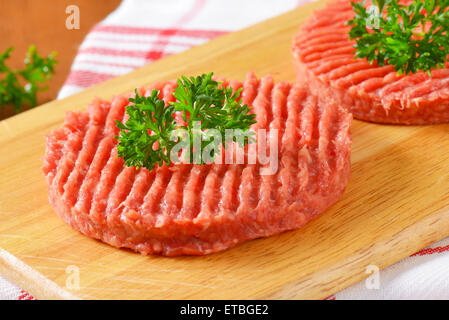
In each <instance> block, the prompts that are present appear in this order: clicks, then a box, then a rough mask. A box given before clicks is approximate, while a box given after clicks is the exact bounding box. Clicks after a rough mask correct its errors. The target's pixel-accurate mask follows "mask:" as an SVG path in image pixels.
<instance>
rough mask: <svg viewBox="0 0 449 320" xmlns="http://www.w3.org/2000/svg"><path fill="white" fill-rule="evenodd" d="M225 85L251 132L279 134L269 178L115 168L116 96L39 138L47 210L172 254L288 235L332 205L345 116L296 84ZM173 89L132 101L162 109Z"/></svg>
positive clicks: (227, 168)
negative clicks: (245, 112) (155, 100)
mask: <svg viewBox="0 0 449 320" xmlns="http://www.w3.org/2000/svg"><path fill="white" fill-rule="evenodd" d="M225 84H227V82H225ZM230 85H231V86H232V88H234V89H238V88H240V87H242V86H243V92H242V99H243V102H244V103H247V104H249V105H251V106H253V107H254V109H253V110H254V111H255V113H256V115H257V123H256V124H255V125H254V127H253V129H258V128H267V129H278V130H279V135H278V141H279V167H278V170H277V172H276V173H275V174H274V175H260V171H259V169H260V167H261V164H260V163H256V164H253V165H247V164H233V165H225V164H223V165H218V164H212V165H188V164H176V165H172V166H171V167H167V166H163V167H157V168H156V169H154V170H152V171H148V170H147V169H144V168H141V169H139V170H136V169H135V168H128V167H124V166H123V160H122V159H121V158H118V157H117V148H116V143H117V141H116V140H115V139H114V136H115V135H117V133H118V129H117V128H116V125H115V123H114V120H116V119H119V120H122V119H123V117H124V112H125V106H126V105H127V104H128V99H127V97H125V96H119V97H116V98H115V99H113V100H112V102H107V101H102V100H95V101H94V102H93V103H92V104H90V105H89V106H88V109H87V112H80V113H77V112H69V113H67V116H66V120H65V122H64V125H63V126H62V127H61V128H60V129H57V130H54V131H52V132H51V134H50V135H49V136H48V137H47V148H46V153H45V163H44V166H43V172H44V175H45V178H46V180H47V183H48V189H49V198H50V202H51V204H52V206H53V208H54V210H55V211H56V212H57V214H58V215H59V216H60V217H61V218H62V219H63V220H64V221H65V222H67V223H68V224H70V225H71V226H72V228H74V229H76V230H79V231H81V232H82V233H84V234H85V235H87V236H89V237H92V238H96V239H100V240H102V241H104V242H106V243H109V244H110V245H113V246H115V247H125V248H130V249H133V250H135V251H138V252H140V253H142V254H162V255H167V256H175V255H182V254H188V255H202V254H208V253H212V252H217V251H220V250H224V249H227V248H229V247H232V246H234V245H236V244H237V243H239V242H242V241H245V240H249V239H254V238H258V237H265V236H270V235H274V234H277V233H280V232H283V231H286V230H291V229H297V228H299V227H301V226H302V225H304V224H305V223H306V222H308V221H309V220H311V219H312V218H314V217H316V216H317V215H318V214H319V213H321V212H323V210H325V209H326V208H328V207H329V206H330V205H331V204H333V203H334V202H335V201H337V199H338V198H339V197H340V196H341V194H342V193H343V191H344V189H345V186H346V183H347V180H348V176H349V171H350V145H351V138H350V132H349V127H350V123H351V119H352V116H351V115H350V114H349V113H347V112H346V111H345V110H343V109H342V108H339V107H337V106H335V105H330V104H327V103H321V102H319V101H317V98H316V97H314V96H311V95H309V94H308V92H307V90H306V89H305V88H304V87H303V86H302V85H300V84H295V85H292V84H290V83H287V82H279V83H276V84H275V83H274V82H273V79H272V78H271V77H265V78H262V79H261V80H258V79H257V78H256V77H255V76H254V75H253V74H249V75H248V77H247V79H246V81H245V82H244V83H241V82H238V81H231V82H230ZM175 86H176V84H175V83H173V82H164V83H158V84H156V85H153V86H152V87H150V88H149V89H147V90H144V89H141V94H143V93H144V92H145V91H147V92H150V90H151V89H153V88H156V89H158V90H160V92H161V96H162V97H163V98H164V100H165V101H170V100H172V99H173V96H172V92H173V90H174V88H175ZM267 136H268V135H267Z"/></svg>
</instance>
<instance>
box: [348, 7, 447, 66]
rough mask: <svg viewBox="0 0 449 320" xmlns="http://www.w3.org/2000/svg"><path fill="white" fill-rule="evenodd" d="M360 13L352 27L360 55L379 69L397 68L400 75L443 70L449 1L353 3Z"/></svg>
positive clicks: (356, 11) (351, 33) (357, 54)
mask: <svg viewBox="0 0 449 320" xmlns="http://www.w3.org/2000/svg"><path fill="white" fill-rule="evenodd" d="M351 4H352V7H353V9H354V11H355V13H356V16H355V17H354V19H352V20H350V21H349V22H348V24H349V25H350V26H352V28H351V31H350V32H349V36H350V38H351V39H356V41H357V44H356V45H355V48H356V49H357V51H356V56H357V57H359V58H367V59H368V61H369V62H370V63H372V62H373V61H377V64H378V65H379V66H383V65H385V64H390V65H393V66H394V68H395V70H396V71H398V73H400V74H409V73H416V72H418V71H424V72H428V73H429V74H430V71H431V70H432V69H439V68H443V67H444V64H445V62H447V61H448V55H449V34H448V32H449V12H448V7H449V0H414V1H413V2H412V3H411V4H410V5H408V6H405V5H401V4H399V3H398V1H397V0H373V6H371V7H369V8H366V7H365V1H363V2H357V3H356V2H352V3H351Z"/></svg>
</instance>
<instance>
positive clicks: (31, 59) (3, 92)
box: [0, 46, 57, 112]
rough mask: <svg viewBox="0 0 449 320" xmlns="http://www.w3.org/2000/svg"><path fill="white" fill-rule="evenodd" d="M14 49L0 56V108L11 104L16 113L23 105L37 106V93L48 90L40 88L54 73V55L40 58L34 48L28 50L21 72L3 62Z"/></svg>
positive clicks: (43, 87)
mask: <svg viewBox="0 0 449 320" xmlns="http://www.w3.org/2000/svg"><path fill="white" fill-rule="evenodd" d="M13 49H14V48H12V47H11V48H9V49H7V50H6V51H5V52H4V53H3V54H0V79H1V80H0V107H4V106H6V105H9V104H11V105H12V106H13V107H14V110H15V111H16V112H19V111H20V110H21V108H22V106H24V105H28V106H30V107H34V106H36V105H37V92H38V91H43V90H46V89H48V87H45V86H42V84H44V83H45V82H46V81H47V80H48V79H50V78H51V75H52V74H54V73H55V70H54V66H55V64H56V63H57V61H56V60H55V59H54V57H55V56H56V53H55V52H53V53H51V54H50V55H49V56H48V57H47V58H42V57H41V56H39V54H38V53H37V50H36V47H35V46H30V47H29V48H28V52H27V56H26V59H25V68H24V69H22V70H12V69H10V68H9V67H8V66H7V65H6V63H5V61H6V59H8V58H9V57H10V54H11V52H12V51H13Z"/></svg>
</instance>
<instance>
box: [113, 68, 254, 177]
mask: <svg viewBox="0 0 449 320" xmlns="http://www.w3.org/2000/svg"><path fill="white" fill-rule="evenodd" d="M212 75H213V73H210V74H207V75H206V74H203V75H201V76H198V77H190V78H187V77H185V76H182V77H181V78H180V79H178V81H177V83H178V87H177V88H176V89H175V92H174V94H173V96H174V98H175V99H176V101H174V102H171V103H169V104H168V105H166V104H165V103H164V101H162V100H160V99H159V98H158V94H159V92H158V91H157V90H153V92H152V94H151V96H149V97H143V96H140V95H139V94H138V92H137V90H136V91H135V92H136V96H135V98H131V99H129V101H130V102H133V104H131V105H129V106H127V107H126V113H127V114H128V115H129V119H128V120H127V121H126V123H125V124H124V123H122V122H120V121H116V122H117V127H118V128H119V129H120V135H119V136H116V137H115V138H116V139H117V140H118V141H119V143H118V145H117V150H118V156H119V157H122V158H123V159H124V160H125V165H126V166H135V167H137V168H139V167H145V168H147V169H149V170H151V169H153V168H154V167H155V166H156V164H158V165H159V166H161V165H163V164H164V163H165V164H167V165H170V164H171V163H172V160H171V159H170V158H171V157H170V155H171V151H172V149H173V147H174V146H175V145H176V144H177V143H178V142H179V141H180V140H179V139H180V138H181V137H180V135H179V134H177V133H176V132H184V133H187V134H188V135H189V137H190V141H187V142H188V143H190V144H189V145H188V146H189V147H188V148H189V150H190V152H189V156H190V158H189V159H188V160H189V161H190V163H201V164H204V163H207V162H206V160H205V159H203V158H201V157H200V159H197V158H194V156H195V154H198V152H196V153H195V152H194V151H195V149H194V146H195V143H194V141H193V140H194V137H195V134H199V135H200V136H201V142H200V143H201V150H204V149H205V148H211V147H213V144H215V147H216V144H217V140H215V139H210V140H209V141H207V140H206V139H203V138H204V137H206V136H207V135H208V133H207V130H208V129H215V130H216V132H219V134H220V135H221V141H222V142H225V141H226V137H225V135H226V131H227V129H239V130H241V131H242V132H247V131H248V129H249V127H250V126H251V125H252V124H253V123H255V122H256V121H255V115H254V114H250V110H251V109H250V107H248V105H246V104H245V105H242V104H241V103H240V102H239V96H240V92H241V90H242V89H239V90H237V91H236V92H235V93H233V92H232V88H230V87H227V88H223V87H220V83H219V82H217V81H215V80H213V79H212ZM176 111H180V112H181V113H182V118H183V120H184V122H185V124H184V125H179V124H177V123H176V121H175V119H174V113H175V112H176ZM198 123H200V124H201V130H200V131H199V132H195V131H196V130H197V131H198V129H197V128H196V125H197V124H198ZM174 136H175V137H176V136H178V138H179V139H178V140H177V139H173V137H174ZM234 141H238V142H241V141H239V140H235V139H234ZM251 141H252V139H251V135H248V136H247V137H245V139H244V140H243V144H247V143H250V142H251ZM220 145H223V146H224V147H225V148H226V143H221V144H220ZM211 150H212V151H213V150H215V149H214V148H211ZM211 155H212V157H214V156H216V154H213V152H212V154H211Z"/></svg>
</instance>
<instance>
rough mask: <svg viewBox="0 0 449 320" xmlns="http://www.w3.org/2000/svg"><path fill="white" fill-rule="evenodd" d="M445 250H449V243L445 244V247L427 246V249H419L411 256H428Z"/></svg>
mask: <svg viewBox="0 0 449 320" xmlns="http://www.w3.org/2000/svg"><path fill="white" fill-rule="evenodd" d="M445 251H449V245H447V246H444V247H435V248H427V249H423V250H421V251H418V252H417V253H415V254H412V255H411V257H416V256H426V255H431V254H434V253H442V252H445Z"/></svg>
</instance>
